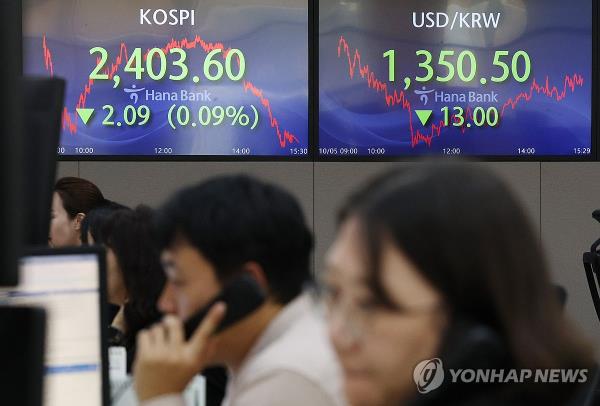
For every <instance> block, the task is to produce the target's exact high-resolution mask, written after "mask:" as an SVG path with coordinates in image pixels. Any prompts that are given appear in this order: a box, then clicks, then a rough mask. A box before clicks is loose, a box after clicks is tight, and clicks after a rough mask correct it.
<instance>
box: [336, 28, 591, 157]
mask: <svg viewBox="0 0 600 406" xmlns="http://www.w3.org/2000/svg"><path fill="white" fill-rule="evenodd" d="M350 49H351V47H350V45H349V44H348V42H347V41H346V39H345V38H344V36H340V39H339V41H338V58H342V57H343V56H344V55H345V56H346V58H347V61H348V75H349V77H350V79H354V76H355V75H356V73H357V72H358V74H359V75H360V77H361V78H362V79H363V80H365V81H366V84H367V86H368V87H369V88H370V89H373V90H375V91H376V92H377V93H381V94H382V95H383V97H384V99H385V102H386V104H387V106H388V107H394V106H401V107H402V109H404V110H405V111H406V112H407V113H408V117H409V118H408V121H409V130H410V141H411V145H412V147H413V148H414V147H416V146H417V145H418V144H419V143H421V142H423V143H425V144H427V146H429V147H430V146H431V143H432V140H433V138H434V137H436V136H437V137H439V136H440V134H441V132H442V129H443V128H444V127H446V125H445V123H444V121H439V122H438V123H434V124H431V127H430V129H429V130H428V131H426V132H425V133H422V132H421V131H420V130H418V129H417V130H415V128H414V126H413V108H412V104H411V102H410V101H409V100H408V99H407V96H406V93H405V92H404V90H399V89H392V90H390V88H389V87H388V84H387V83H386V82H383V81H382V80H380V79H378V78H377V76H376V75H375V73H374V72H373V71H371V68H370V67H369V65H367V64H363V63H362V59H361V54H360V51H359V50H358V49H354V52H352V51H351V50H350ZM583 85H584V78H583V76H582V75H579V74H577V73H575V74H573V75H566V76H565V78H564V81H563V87H562V89H561V88H559V87H556V86H551V85H550V80H549V78H548V77H547V76H546V80H545V82H544V83H543V84H540V83H538V82H537V80H536V79H535V78H534V79H532V82H531V86H530V88H529V90H528V91H524V92H521V93H519V94H517V95H516V96H514V97H511V98H509V99H508V100H507V101H506V102H504V103H503V104H502V107H501V108H500V116H504V113H505V112H506V110H516V108H517V107H518V106H519V104H521V103H522V102H523V103H527V102H529V101H531V100H532V99H533V97H534V96H535V95H541V96H546V97H547V98H551V99H553V100H555V101H557V102H561V101H562V100H564V99H565V98H566V97H567V95H568V92H569V91H570V92H571V93H574V92H575V90H576V88H578V87H582V86H583ZM465 116H466V118H472V110H471V108H470V107H469V108H467V109H465ZM460 129H461V131H462V132H463V133H464V132H465V131H466V130H467V128H466V127H464V126H463V127H460Z"/></svg>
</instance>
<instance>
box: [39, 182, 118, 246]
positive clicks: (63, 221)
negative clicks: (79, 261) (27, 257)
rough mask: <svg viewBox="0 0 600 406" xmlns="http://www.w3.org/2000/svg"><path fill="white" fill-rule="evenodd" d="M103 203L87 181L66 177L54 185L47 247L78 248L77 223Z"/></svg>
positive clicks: (78, 227)
mask: <svg viewBox="0 0 600 406" xmlns="http://www.w3.org/2000/svg"><path fill="white" fill-rule="evenodd" d="M106 203H107V201H106V199H105V198H104V196H103V195H102V192H100V189H98V187H97V186H96V185H94V184H93V183H92V182H90V181H89V180H85V179H81V178H74V177H67V178H61V179H59V180H58V181H57V182H56V184H55V185H54V195H53V197H52V210H51V220H50V236H49V238H48V243H49V245H50V246H52V247H57V248H60V247H71V246H79V245H81V223H82V222H83V219H84V218H85V216H86V215H87V213H88V212H89V211H90V210H92V209H94V208H96V207H100V206H103V205H105V204H106Z"/></svg>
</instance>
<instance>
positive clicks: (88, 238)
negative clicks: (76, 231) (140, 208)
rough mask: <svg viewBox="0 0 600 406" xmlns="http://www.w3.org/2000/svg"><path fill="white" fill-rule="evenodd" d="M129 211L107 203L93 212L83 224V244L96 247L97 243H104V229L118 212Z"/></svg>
mask: <svg viewBox="0 0 600 406" xmlns="http://www.w3.org/2000/svg"><path fill="white" fill-rule="evenodd" d="M122 209H128V207H127V206H124V205H122V204H120V203H117V202H112V201H107V202H106V204H105V205H104V206H101V207H97V208H95V209H94V210H91V211H90V212H89V213H88V214H87V216H85V218H84V219H83V221H82V223H81V237H80V238H81V242H82V243H83V244H86V245H94V244H95V243H96V241H102V235H101V233H102V228H103V227H104V224H106V223H107V222H108V220H109V219H110V217H111V216H112V215H113V213H114V212H115V211H117V210H122Z"/></svg>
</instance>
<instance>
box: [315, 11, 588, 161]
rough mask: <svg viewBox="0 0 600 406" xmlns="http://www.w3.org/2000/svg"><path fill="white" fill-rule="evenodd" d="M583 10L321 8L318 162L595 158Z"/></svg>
mask: <svg viewBox="0 0 600 406" xmlns="http://www.w3.org/2000/svg"><path fill="white" fill-rule="evenodd" d="M592 8H593V7H592V1H591V0H572V1H568V2H566V1H564V0H487V1H483V0H482V1H462V0H461V1H459V0H448V1H438V0H429V1H421V0H403V1H397V0H368V1H367V0H365V1H361V0H344V1H342V0H320V1H319V13H320V14H319V42H320V46H319V111H320V113H319V156H320V157H331V156H344V157H346V156H360V157H365V156H375V157H377V156H390V157H406V156H411V155H427V154H436V155H469V156H499V157H514V156H525V157H533V158H534V159H535V158H536V157H554V156H556V157H579V158H582V159H585V157H586V156H588V157H591V154H592V152H593V151H592V107H591V106H592V50H593V30H592V20H593V17H592Z"/></svg>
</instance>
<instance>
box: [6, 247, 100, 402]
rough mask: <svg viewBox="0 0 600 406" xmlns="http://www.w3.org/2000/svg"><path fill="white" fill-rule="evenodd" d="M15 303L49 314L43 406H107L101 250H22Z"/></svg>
mask: <svg viewBox="0 0 600 406" xmlns="http://www.w3.org/2000/svg"><path fill="white" fill-rule="evenodd" d="M19 277H20V283H19V285H18V286H17V287H16V288H14V289H10V290H5V291H3V292H2V294H4V295H5V296H8V298H9V299H8V301H9V303H11V304H13V305H25V306H39V307H41V308H43V309H45V310H46V312H47V330H46V354H45V376H44V405H45V406H81V405H86V406H108V392H107V391H108V389H109V388H108V385H109V384H108V362H107V359H108V356H107V346H106V328H105V326H106V325H107V324H106V313H105V303H106V301H105V294H104V292H105V281H106V275H105V266H104V253H103V251H102V250H101V249H100V248H81V249H68V250H51V249H43V250H39V251H36V252H31V253H28V254H26V255H25V256H23V257H22V258H21V261H20V265H19Z"/></svg>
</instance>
